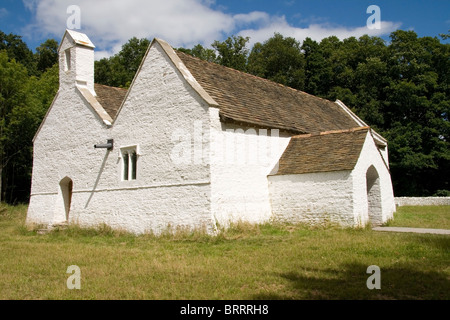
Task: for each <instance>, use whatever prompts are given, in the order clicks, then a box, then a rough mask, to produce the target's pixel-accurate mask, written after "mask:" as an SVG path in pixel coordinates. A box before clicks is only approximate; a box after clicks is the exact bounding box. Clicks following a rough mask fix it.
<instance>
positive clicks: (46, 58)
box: [35, 39, 58, 72]
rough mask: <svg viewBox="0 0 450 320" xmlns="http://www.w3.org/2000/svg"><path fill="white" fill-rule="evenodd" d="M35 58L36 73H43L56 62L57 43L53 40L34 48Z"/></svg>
mask: <svg viewBox="0 0 450 320" xmlns="http://www.w3.org/2000/svg"><path fill="white" fill-rule="evenodd" d="M35 56H36V57H35V59H36V61H37V69H38V71H40V72H45V71H46V70H47V69H48V68H51V67H53V65H54V64H55V63H57V62H58V42H57V41H56V40H54V39H48V40H46V41H45V42H44V43H42V44H41V45H40V46H39V47H37V48H36V54H35Z"/></svg>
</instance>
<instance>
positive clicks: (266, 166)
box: [211, 109, 290, 226]
mask: <svg viewBox="0 0 450 320" xmlns="http://www.w3.org/2000/svg"><path fill="white" fill-rule="evenodd" d="M211 117H212V120H211V125H212V132H211V135H212V138H211V140H212V146H211V183H212V185H211V188H212V194H211V202H212V203H211V204H212V213H213V216H214V218H215V219H216V221H217V222H218V223H219V225H221V226H228V225H229V224H230V223H233V222H234V223H235V222H239V221H244V222H250V223H263V222H266V221H268V220H270V218H271V216H272V210H271V206H270V201H269V199H270V197H269V188H268V181H267V175H268V174H270V172H271V171H272V170H277V163H278V160H279V158H280V157H281V155H282V153H283V152H284V150H285V149H286V147H287V145H288V144H289V140H290V137H289V136H286V135H283V134H282V133H281V134H280V133H279V132H278V130H276V131H273V132H271V131H270V130H264V129H261V130H260V129H254V128H250V127H241V126H238V125H232V124H223V123H220V120H219V115H218V110H217V109H211Z"/></svg>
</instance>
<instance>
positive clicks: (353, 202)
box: [269, 131, 395, 227]
mask: <svg viewBox="0 0 450 320" xmlns="http://www.w3.org/2000/svg"><path fill="white" fill-rule="evenodd" d="M386 148H387V147H386ZM386 153H387V151H386ZM369 169H370V170H369ZM373 172H376V174H377V175H378V180H376V178H377V176H376V174H375V176H374V177H373V178H374V180H376V181H378V182H377V183H376V186H375V188H376V187H379V189H378V190H376V192H374V198H378V201H377V202H376V203H375V204H372V206H371V208H370V210H369V203H370V198H371V196H370V192H368V190H367V184H368V180H369V183H370V178H371V173H373ZM368 173H369V174H368ZM269 183H270V193H271V199H272V211H273V216H274V219H275V220H278V221H283V222H300V223H306V224H327V223H331V224H338V225H343V226H348V227H359V226H364V225H366V224H368V223H371V224H373V225H380V224H382V223H385V222H387V221H388V220H389V219H392V218H393V213H394V212H395V203H394V194H393V190H392V184H391V177H390V174H389V170H388V166H387V163H386V162H385V161H384V158H383V157H382V156H381V155H380V152H379V151H378V148H377V147H376V145H375V140H374V138H373V136H372V134H371V133H370V131H369V132H368V133H367V135H366V139H365V142H364V145H363V147H362V150H361V154H360V156H359V159H358V162H357V164H356V166H355V168H354V169H353V170H351V171H350V170H345V171H331V172H318V173H307V174H295V175H274V176H269ZM375 188H374V189H375ZM369 213H370V218H369Z"/></svg>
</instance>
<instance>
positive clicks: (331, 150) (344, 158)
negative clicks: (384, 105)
mask: <svg viewBox="0 0 450 320" xmlns="http://www.w3.org/2000/svg"><path fill="white" fill-rule="evenodd" d="M369 130H370V128H369V127H360V128H356V129H351V130H342V131H335V132H324V133H321V134H318V135H311V134H306V135H298V136H294V137H292V139H291V141H290V142H289V145H288V146H287V148H286V150H285V152H284V153H283V155H282V156H281V158H280V161H279V167H278V172H277V173H276V175H288V174H302V173H316V172H330V171H341V170H353V168H354V167H355V165H356V162H357V161H358V158H359V155H360V153H361V150H362V147H363V145H364V141H365V139H366V136H367V132H368V131H369Z"/></svg>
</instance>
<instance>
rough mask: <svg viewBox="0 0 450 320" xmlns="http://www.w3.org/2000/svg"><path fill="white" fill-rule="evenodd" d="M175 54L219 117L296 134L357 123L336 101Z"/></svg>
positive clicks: (345, 127)
mask: <svg viewBox="0 0 450 320" xmlns="http://www.w3.org/2000/svg"><path fill="white" fill-rule="evenodd" d="M176 54H177V55H178V57H179V58H180V59H181V60H182V62H183V63H184V64H185V66H186V67H187V69H188V70H189V71H190V72H191V74H192V75H193V77H194V78H195V79H196V80H197V82H198V83H199V84H200V85H201V86H202V87H203V89H204V90H205V91H206V92H207V93H208V94H209V95H210V96H211V97H212V98H213V99H214V100H215V101H216V102H217V103H218V104H219V109H220V115H221V117H222V119H223V120H233V121H236V122H243V123H248V124H254V125H257V126H262V127H268V128H278V129H284V130H289V131H293V132H296V133H314V132H315V133H319V132H323V131H329V130H343V129H350V128H354V127H358V126H359V125H358V124H357V123H356V122H355V120H353V119H352V118H351V117H350V116H349V115H348V113H346V112H345V111H344V110H343V109H342V108H341V107H340V106H339V105H338V104H337V103H334V102H331V101H329V100H325V99H321V98H318V97H315V96H312V95H310V94H307V93H305V92H302V91H299V90H295V89H292V88H289V87H286V86H283V85H280V84H277V83H275V82H272V81H269V80H266V79H263V78H260V77H256V76H253V75H250V74H247V73H244V72H240V71H237V70H234V69H231V68H227V67H223V66H220V65H217V64H214V63H210V62H206V61H203V60H200V59H198V58H194V57H192V56H190V55H187V54H185V53H182V52H179V51H176Z"/></svg>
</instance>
